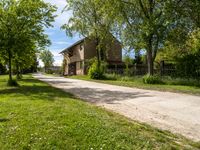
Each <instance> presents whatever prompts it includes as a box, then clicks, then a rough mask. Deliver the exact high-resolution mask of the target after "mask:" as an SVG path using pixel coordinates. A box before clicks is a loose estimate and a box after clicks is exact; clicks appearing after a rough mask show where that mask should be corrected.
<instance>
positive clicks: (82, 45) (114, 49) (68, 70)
mask: <svg viewBox="0 0 200 150" xmlns="http://www.w3.org/2000/svg"><path fill="white" fill-rule="evenodd" d="M95 43H96V42H95V40H89V39H87V38H84V39H82V40H80V41H78V42H76V43H74V44H73V45H71V46H69V47H68V48H66V49H65V50H63V51H62V52H61V54H62V55H63V56H64V60H63V64H64V68H63V69H64V75H84V74H86V64H85V61H86V60H89V59H91V58H94V57H96V56H97V54H96V44H95ZM121 62H122V46H121V43H120V42H119V41H118V40H114V42H112V43H111V44H110V48H109V49H108V50H107V63H108V64H119V63H121Z"/></svg>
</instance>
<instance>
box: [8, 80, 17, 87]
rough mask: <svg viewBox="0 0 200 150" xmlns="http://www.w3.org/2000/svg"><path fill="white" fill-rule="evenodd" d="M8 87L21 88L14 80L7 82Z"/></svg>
mask: <svg viewBox="0 0 200 150" xmlns="http://www.w3.org/2000/svg"><path fill="white" fill-rule="evenodd" d="M7 86H19V84H18V83H17V80H14V79H12V80H10V79H9V80H8V82H7Z"/></svg>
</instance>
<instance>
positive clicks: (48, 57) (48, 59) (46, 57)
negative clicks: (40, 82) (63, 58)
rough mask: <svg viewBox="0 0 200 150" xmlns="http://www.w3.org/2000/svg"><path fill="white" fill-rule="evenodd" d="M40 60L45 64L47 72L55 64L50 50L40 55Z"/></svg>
mask: <svg viewBox="0 0 200 150" xmlns="http://www.w3.org/2000/svg"><path fill="white" fill-rule="evenodd" d="M40 59H41V60H42V62H43V63H44V68H45V72H47V69H48V68H49V67H51V66H53V63H54V58H53V54H52V53H51V52H50V51H49V50H44V51H43V52H42V53H41V55H40Z"/></svg>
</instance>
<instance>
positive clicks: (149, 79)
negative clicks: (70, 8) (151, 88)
mask: <svg viewBox="0 0 200 150" xmlns="http://www.w3.org/2000/svg"><path fill="white" fill-rule="evenodd" d="M143 83H145V84H164V82H163V81H162V80H161V79H160V77H159V76H156V75H154V76H152V75H145V76H144V77H143Z"/></svg>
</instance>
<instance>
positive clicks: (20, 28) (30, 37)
mask: <svg viewBox="0 0 200 150" xmlns="http://www.w3.org/2000/svg"><path fill="white" fill-rule="evenodd" d="M55 11H56V8H55V7H54V6H52V5H51V4H49V3H45V2H44V1H43V0H36V1H33V0H1V1H0V18H1V19H0V33H1V34H0V57H1V59H3V60H4V62H5V63H8V66H9V74H10V77H11V78H12V71H13V68H12V65H16V64H18V66H20V67H21V68H23V67H27V66H31V65H32V63H31V62H32V61H33V59H34V58H35V55H36V52H37V50H38V49H40V48H41V47H45V46H47V45H49V44H50V41H49V40H48V36H47V35H46V34H45V33H44V28H48V27H51V26H52V25H51V23H52V22H53V21H54V17H55V16H54V15H53V13H54V12H55Z"/></svg>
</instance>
